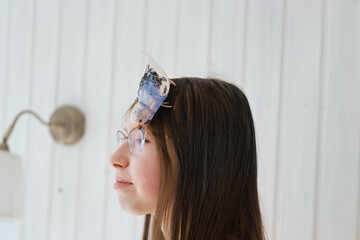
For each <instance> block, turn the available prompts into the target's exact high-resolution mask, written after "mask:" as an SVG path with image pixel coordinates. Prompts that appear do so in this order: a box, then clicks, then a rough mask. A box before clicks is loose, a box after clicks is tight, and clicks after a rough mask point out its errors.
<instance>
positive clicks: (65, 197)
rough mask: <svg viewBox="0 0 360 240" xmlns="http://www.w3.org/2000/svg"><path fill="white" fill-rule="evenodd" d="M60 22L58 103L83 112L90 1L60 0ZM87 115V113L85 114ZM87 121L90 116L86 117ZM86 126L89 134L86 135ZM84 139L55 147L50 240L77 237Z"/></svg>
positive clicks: (57, 77)
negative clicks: (79, 179) (87, 21)
mask: <svg viewBox="0 0 360 240" xmlns="http://www.w3.org/2000/svg"><path fill="white" fill-rule="evenodd" d="M54 8H56V10H57V11H58V20H57V21H56V23H57V26H56V27H57V37H58V42H57V62H56V63H57V66H56V67H57V75H56V83H57V88H56V93H55V94H54V96H53V99H54V101H55V102H56V106H57V107H58V106H61V105H72V106H75V107H78V108H79V109H80V110H81V111H82V112H83V113H84V109H83V105H84V103H83V102H84V101H83V93H82V92H83V82H84V77H85V76H84V65H85V47H86V41H87V37H88V36H87V35H86V31H87V25H86V24H87V23H86V17H87V15H86V14H87V1H86V0H83V1H59V3H58V5H57V7H56V6H54ZM85 118H86V114H85ZM85 120H86V119H85ZM86 130H87V129H85V134H86ZM82 151H85V148H83V139H82V140H81V141H80V142H79V143H77V144H76V145H73V146H62V145H58V144H57V145H55V146H54V155H53V171H52V177H51V179H50V180H51V182H52V185H51V186H52V187H51V206H50V212H51V215H50V217H49V222H50V227H49V229H48V232H47V236H48V239H77V238H76V234H77V233H76V231H77V225H76V224H77V222H76V213H77V209H78V206H79V205H80V204H81V203H80V202H79V201H78V199H79V181H78V176H79V173H80V168H81V166H80V157H81V152H82Z"/></svg>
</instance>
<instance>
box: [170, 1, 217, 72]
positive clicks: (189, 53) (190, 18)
mask: <svg viewBox="0 0 360 240" xmlns="http://www.w3.org/2000/svg"><path fill="white" fill-rule="evenodd" d="M210 17H211V15H210V1H207V0H201V1H191V0H184V1H180V2H179V17H178V18H179V20H178V21H179V29H178V35H177V36H176V39H177V43H176V46H177V50H176V56H177V58H176V69H175V74H176V75H177V76H206V75H208V74H207V72H208V70H209V58H208V55H209V43H210V42H209V31H210V25H209V19H210Z"/></svg>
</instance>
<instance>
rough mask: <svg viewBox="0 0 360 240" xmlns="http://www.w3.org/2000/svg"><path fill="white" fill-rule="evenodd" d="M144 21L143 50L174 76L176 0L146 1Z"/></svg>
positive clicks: (170, 75)
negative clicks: (149, 53)
mask: <svg viewBox="0 0 360 240" xmlns="http://www.w3.org/2000/svg"><path fill="white" fill-rule="evenodd" d="M146 12H147V13H146V14H144V16H145V17H146V20H145V21H144V30H145V34H146V37H145V38H144V40H145V43H144V46H145V49H144V50H145V51H147V52H150V51H151V55H152V56H153V58H154V59H155V60H156V61H157V62H159V64H160V63H161V67H162V68H163V69H164V70H165V71H166V74H167V75H168V76H169V77H172V76H175V72H174V71H175V53H176V49H175V44H176V41H177V39H176V36H177V31H178V28H177V20H178V1H176V0H170V1H162V0H150V1H146Z"/></svg>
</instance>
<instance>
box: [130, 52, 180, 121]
mask: <svg viewBox="0 0 360 240" xmlns="http://www.w3.org/2000/svg"><path fill="white" fill-rule="evenodd" d="M149 58H150V62H149V63H148V64H147V67H146V71H145V74H144V76H143V77H142V78H141V81H140V86H139V90H138V97H137V98H138V103H137V104H136V105H135V106H134V108H133V109H132V112H131V121H132V122H133V124H134V125H135V126H136V127H141V126H142V125H144V124H146V123H148V122H149V121H150V120H151V119H152V118H153V116H154V115H155V113H156V111H157V110H158V109H159V108H160V106H162V105H163V103H164V100H165V99H166V97H167V95H168V93H169V90H170V84H173V85H175V84H174V83H173V82H172V81H171V80H170V79H169V78H168V77H167V76H166V74H165V72H164V71H163V70H162V69H161V68H160V67H159V65H157V64H156V63H155V61H154V60H153V59H151V57H150V56H149ZM163 106H164V105H163Z"/></svg>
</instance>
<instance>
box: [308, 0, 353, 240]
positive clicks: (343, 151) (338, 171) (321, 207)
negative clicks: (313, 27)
mask: <svg viewBox="0 0 360 240" xmlns="http://www.w3.org/2000/svg"><path fill="white" fill-rule="evenodd" d="M328 11H329V13H328V14H329V15H328V18H327V19H328V21H329V27H330V30H329V34H328V40H327V41H328V49H327V51H328V54H327V57H328V60H327V64H328V66H327V67H326V70H327V73H326V74H327V78H328V79H327V81H328V93H327V96H328V97H327V99H328V101H327V105H326V106H327V111H326V120H325V121H326V132H325V133H324V134H325V136H324V137H323V138H324V139H325V143H324V156H325V157H324V159H322V160H323V161H322V163H321V165H320V171H319V174H320V177H319V193H318V203H317V205H318V209H317V211H316V213H317V219H318V223H317V229H315V234H316V237H317V239H349V240H351V239H359V235H358V233H357V232H358V231H359V222H358V219H359V215H358V214H359V212H357V211H358V204H359V202H358V201H359V199H358V191H359V182H360V181H359V180H360V179H359V146H360V136H359V132H360V126H359V122H360V96H359V92H360V82H359V79H360V74H359V64H360V57H359V56H360V48H359V41H360V35H359V34H360V33H359V27H360V22H359V12H360V6H359V5H358V4H357V5H356V2H351V1H349V2H344V1H332V2H331V5H330V6H329V8H328Z"/></svg>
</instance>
